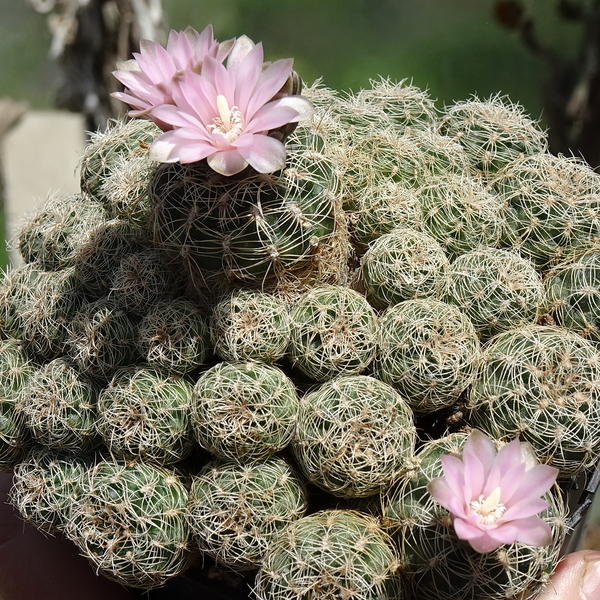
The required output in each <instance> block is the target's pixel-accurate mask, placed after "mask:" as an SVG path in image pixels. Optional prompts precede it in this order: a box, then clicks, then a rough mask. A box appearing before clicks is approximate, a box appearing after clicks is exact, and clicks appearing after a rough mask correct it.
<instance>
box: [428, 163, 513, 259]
mask: <svg viewBox="0 0 600 600" xmlns="http://www.w3.org/2000/svg"><path fill="white" fill-rule="evenodd" d="M418 195H419V204H420V207H421V212H422V215H423V217H422V218H423V231H425V232H427V233H428V234H430V235H431V236H432V237H434V238H435V239H436V240H437V241H438V242H439V244H440V245H441V246H442V248H443V249H444V251H445V252H446V254H447V255H448V256H449V257H450V258H451V259H452V258H456V257H457V256H460V255H461V254H464V253H465V252H469V251H471V250H476V249H479V248H482V247H486V246H496V245H498V243H499V242H500V236H501V234H502V227H503V224H504V218H503V212H502V208H503V207H502V204H501V202H500V201H499V200H498V199H497V198H496V197H495V196H494V195H493V194H491V193H489V192H488V190H487V189H486V188H485V187H484V186H483V184H482V183H481V182H480V181H478V180H476V179H474V178H472V177H469V176H468V175H465V174H464V173H460V174H453V173H449V174H445V175H442V176H432V177H429V178H428V179H427V180H426V181H425V182H424V183H423V185H422V186H421V187H420V188H419V191H418Z"/></svg>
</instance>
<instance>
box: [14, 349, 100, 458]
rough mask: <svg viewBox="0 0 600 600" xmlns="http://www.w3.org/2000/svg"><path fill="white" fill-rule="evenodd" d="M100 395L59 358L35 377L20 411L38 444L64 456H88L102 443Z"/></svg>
mask: <svg viewBox="0 0 600 600" xmlns="http://www.w3.org/2000/svg"><path fill="white" fill-rule="evenodd" d="M98 393H99V389H98V387H97V386H96V385H95V384H93V383H91V382H90V381H88V380H87V379H86V378H85V377H84V376H82V374H81V373H80V372H79V370H78V369H77V368H76V367H75V365H74V364H73V363H72V361H70V360H69V359H67V358H64V357H61V358H55V359H54V360H53V361H51V362H49V363H46V364H44V365H43V366H41V367H40V368H39V369H37V370H36V371H35V372H34V373H32V375H31V377H30V378H29V381H28V383H27V386H26V388H25V390H24V391H23V396H22V399H21V401H20V404H19V410H20V411H21V412H22V413H23V415H24V417H25V422H26V424H27V427H28V428H29V430H30V431H31V434H32V436H33V437H34V438H35V439H36V441H38V442H39V443H41V444H43V445H45V446H47V447H49V448H53V449H54V450H57V451H61V452H64V453H72V454H85V453H89V452H91V451H93V450H94V449H95V448H97V447H98V446H99V445H100V443H101V440H100V437H99V436H98V433H97V431H96V419H97V401H98Z"/></svg>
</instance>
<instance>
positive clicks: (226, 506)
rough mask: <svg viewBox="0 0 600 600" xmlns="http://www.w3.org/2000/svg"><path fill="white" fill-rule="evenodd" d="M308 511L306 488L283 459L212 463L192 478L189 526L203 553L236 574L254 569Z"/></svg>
mask: <svg viewBox="0 0 600 600" xmlns="http://www.w3.org/2000/svg"><path fill="white" fill-rule="evenodd" d="M307 506H308V499H307V493H306V489H305V486H304V485H303V483H302V481H301V480H300V478H299V477H298V476H297V475H296V474H295V473H294V471H293V470H292V469H291V467H290V466H289V465H288V464H287V463H286V462H285V461H284V460H283V459H282V458H279V457H271V458H268V459H266V460H262V461H253V462H250V463H247V464H239V463H236V462H227V461H218V460H215V461H212V462H210V463H209V464H207V465H206V466H204V467H203V468H202V470H201V471H200V473H198V475H196V476H194V477H193V478H192V485H191V489H190V496H189V501H188V512H189V517H188V520H189V523H190V527H191V529H192V532H193V534H194V538H195V540H196V543H197V544H198V546H199V548H200V550H201V551H202V552H204V553H206V554H208V555H209V556H212V557H213V558H215V559H216V560H217V561H218V562H219V563H221V564H223V565H225V566H227V567H230V568H232V569H235V570H247V569H256V568H258V567H260V565H261V563H262V560H263V558H264V555H265V553H266V552H267V549H268V548H269V545H270V544H271V543H272V541H273V539H274V538H275V537H276V536H277V535H278V534H279V533H280V531H281V530H282V529H283V528H284V527H286V526H287V525H288V524H289V523H291V522H293V521H295V520H297V519H299V518H301V517H303V516H304V514H305V512H306V509H307Z"/></svg>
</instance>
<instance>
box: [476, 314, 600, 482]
mask: <svg viewBox="0 0 600 600" xmlns="http://www.w3.org/2000/svg"><path fill="white" fill-rule="evenodd" d="M599 382H600V352H598V350H597V349H596V348H595V346H594V345H593V344H592V343H591V342H589V341H587V340H585V339H583V338H582V337H580V336H579V335H577V334H576V333H573V332H570V331H568V330H566V329H561V328H558V327H549V326H540V325H530V326H526V327H521V328H516V329H513V330H509V331H506V332H504V333H502V334H500V335H498V336H497V337H495V338H493V339H492V340H491V341H490V342H489V344H488V345H487V347H486V348H485V350H484V353H483V361H482V363H481V366H480V369H479V371H478V374H477V378H476V381H475V384H474V385H473V387H472V389H471V394H470V396H469V399H468V408H470V409H471V410H470V417H469V421H470V422H471V423H472V424H473V425H474V426H477V427H479V428H481V429H482V430H484V431H485V432H487V433H488V434H490V435H491V436H492V437H494V438H496V439H504V440H508V439H513V438H515V437H517V436H520V438H521V440H523V441H528V442H529V443H530V444H531V445H532V447H533V449H534V451H535V453H536V454H537V456H538V458H539V460H540V461H541V462H548V463H550V464H552V465H553V466H555V467H557V468H558V469H560V476H561V477H568V476H570V475H573V474H576V473H579V472H581V471H582V470H584V469H586V468H588V467H591V466H592V465H594V464H595V462H596V461H597V459H598V455H599V453H600V384H599Z"/></svg>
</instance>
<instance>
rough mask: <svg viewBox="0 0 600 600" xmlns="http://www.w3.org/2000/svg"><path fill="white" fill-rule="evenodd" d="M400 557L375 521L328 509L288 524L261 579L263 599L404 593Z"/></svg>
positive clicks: (363, 598) (365, 599) (361, 598)
mask: <svg viewBox="0 0 600 600" xmlns="http://www.w3.org/2000/svg"><path fill="white" fill-rule="evenodd" d="M398 564H399V560H398V555H397V553H396V550H395V548H394V546H393V543H392V540H391V539H390V538H389V536H388V535H387V534H386V533H384V532H383V531H382V530H381V528H380V527H379V524H378V522H377V520H376V519H374V518H373V517H370V516H368V515H365V514H361V513H358V512H355V511H343V510H325V511H320V512H317V513H315V514H312V515H309V516H307V517H303V518H302V519H298V520H297V521H294V522H293V523H291V524H290V525H289V526H288V527H286V528H285V529H284V530H283V531H282V532H281V534H280V535H279V536H277V538H276V540H275V541H274V543H273V544H272V545H271V546H270V547H269V549H268V551H267V555H266V557H265V559H264V561H263V564H262V567H261V569H260V571H259V572H258V575H257V577H256V585H255V589H254V593H255V594H256V597H257V598H258V599H259V600H296V599H297V598H323V599H325V598H354V599H356V600H370V599H372V598H377V599H379V600H393V599H395V598H398V597H400V594H401V589H402V588H401V585H400V581H399V577H398V573H397V570H398Z"/></svg>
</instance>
